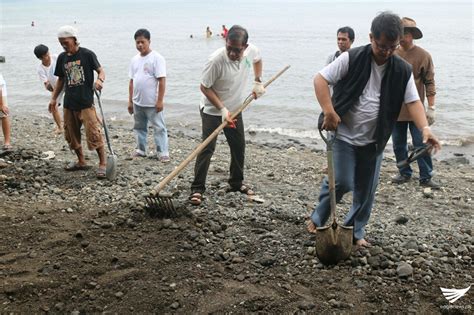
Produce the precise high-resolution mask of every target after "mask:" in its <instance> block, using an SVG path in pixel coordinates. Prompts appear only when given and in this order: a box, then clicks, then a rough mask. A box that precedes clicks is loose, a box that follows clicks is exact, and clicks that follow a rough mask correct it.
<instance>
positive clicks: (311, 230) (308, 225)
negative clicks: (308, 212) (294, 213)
mask: <svg viewBox="0 0 474 315" xmlns="http://www.w3.org/2000/svg"><path fill="white" fill-rule="evenodd" d="M316 228H317V227H316V225H315V224H314V223H313V221H311V219H308V221H307V222H306V229H307V230H308V232H309V233H311V234H316Z"/></svg>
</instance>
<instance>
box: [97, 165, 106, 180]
mask: <svg viewBox="0 0 474 315" xmlns="http://www.w3.org/2000/svg"><path fill="white" fill-rule="evenodd" d="M96 176H97V179H104V178H106V177H107V176H106V168H105V167H99V168H98V169H97V173H96Z"/></svg>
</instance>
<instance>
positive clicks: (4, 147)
mask: <svg viewBox="0 0 474 315" xmlns="http://www.w3.org/2000/svg"><path fill="white" fill-rule="evenodd" d="M2 151H6V152H11V151H13V147H12V145H11V144H4V145H3V147H2Z"/></svg>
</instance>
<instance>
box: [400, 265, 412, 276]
mask: <svg viewBox="0 0 474 315" xmlns="http://www.w3.org/2000/svg"><path fill="white" fill-rule="evenodd" d="M397 274H398V277H400V278H408V277H411V276H413V267H412V266H411V265H410V264H408V263H406V262H401V263H400V264H399V265H398V267H397Z"/></svg>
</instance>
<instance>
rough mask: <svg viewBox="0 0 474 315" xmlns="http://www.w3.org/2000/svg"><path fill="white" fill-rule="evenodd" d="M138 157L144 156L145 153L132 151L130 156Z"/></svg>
mask: <svg viewBox="0 0 474 315" xmlns="http://www.w3.org/2000/svg"><path fill="white" fill-rule="evenodd" d="M139 157H146V154H143V153H140V152H138V151H133V153H132V155H131V158H132V159H133V158H139Z"/></svg>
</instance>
